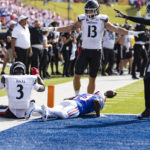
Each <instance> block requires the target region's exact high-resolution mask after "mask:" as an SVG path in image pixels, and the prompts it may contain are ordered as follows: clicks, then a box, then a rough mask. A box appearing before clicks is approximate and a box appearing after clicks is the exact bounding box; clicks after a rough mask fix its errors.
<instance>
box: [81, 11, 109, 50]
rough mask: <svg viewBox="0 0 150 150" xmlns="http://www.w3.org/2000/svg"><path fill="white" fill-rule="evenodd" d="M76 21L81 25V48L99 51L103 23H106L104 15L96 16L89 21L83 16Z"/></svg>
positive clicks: (106, 19) (106, 18)
mask: <svg viewBox="0 0 150 150" xmlns="http://www.w3.org/2000/svg"><path fill="white" fill-rule="evenodd" d="M78 21H80V22H81V23H82V26H81V31H82V48H84V49H101V48H102V38H103V33H104V28H105V27H104V22H108V17H107V16H106V15H98V16H96V17H95V18H93V19H89V18H88V17H86V16H85V15H84V14H82V15H80V16H78Z"/></svg>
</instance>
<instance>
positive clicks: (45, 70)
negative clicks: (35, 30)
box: [40, 31, 52, 79]
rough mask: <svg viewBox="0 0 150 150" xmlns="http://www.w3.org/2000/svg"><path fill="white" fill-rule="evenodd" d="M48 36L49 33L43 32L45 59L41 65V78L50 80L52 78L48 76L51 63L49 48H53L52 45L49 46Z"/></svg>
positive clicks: (43, 58)
mask: <svg viewBox="0 0 150 150" xmlns="http://www.w3.org/2000/svg"><path fill="white" fill-rule="evenodd" d="M48 35H49V32H48V31H43V57H42V60H41V65H40V71H41V73H40V74H41V77H43V78H45V79H50V76H49V74H48V66H49V62H50V57H49V51H48V48H52V45H51V44H48V40H47V37H48ZM42 73H43V75H42Z"/></svg>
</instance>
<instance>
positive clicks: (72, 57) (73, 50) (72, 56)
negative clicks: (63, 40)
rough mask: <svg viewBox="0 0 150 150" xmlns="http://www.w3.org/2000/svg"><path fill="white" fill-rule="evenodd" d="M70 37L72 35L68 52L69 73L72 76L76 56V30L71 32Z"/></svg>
mask: <svg viewBox="0 0 150 150" xmlns="http://www.w3.org/2000/svg"><path fill="white" fill-rule="evenodd" d="M71 37H72V45H71V54H70V62H69V75H70V76H74V69H75V61H76V56H77V36H76V32H72V34H71Z"/></svg>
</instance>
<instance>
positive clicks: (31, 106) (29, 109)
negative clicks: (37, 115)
mask: <svg viewBox="0 0 150 150" xmlns="http://www.w3.org/2000/svg"><path fill="white" fill-rule="evenodd" d="M34 110H35V100H32V101H30V105H29V108H28V110H27V111H26V112H25V119H26V120H28V119H29V118H30V117H31V115H32V113H33V111H34Z"/></svg>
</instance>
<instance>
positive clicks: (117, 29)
mask: <svg viewBox="0 0 150 150" xmlns="http://www.w3.org/2000/svg"><path fill="white" fill-rule="evenodd" d="M104 25H105V28H106V29H108V30H109V31H111V32H116V33H118V34H121V35H127V34H128V30H126V29H123V28H120V27H116V26H114V25H113V24H111V23H110V22H104Z"/></svg>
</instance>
